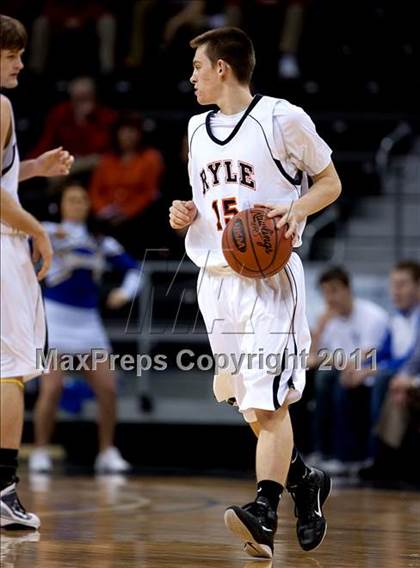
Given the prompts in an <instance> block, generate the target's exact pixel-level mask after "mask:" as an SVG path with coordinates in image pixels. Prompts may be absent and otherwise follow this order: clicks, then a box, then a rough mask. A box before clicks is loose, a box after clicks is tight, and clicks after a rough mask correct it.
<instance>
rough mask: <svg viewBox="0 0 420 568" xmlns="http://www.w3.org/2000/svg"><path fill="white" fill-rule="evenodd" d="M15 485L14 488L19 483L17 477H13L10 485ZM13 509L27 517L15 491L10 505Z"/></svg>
mask: <svg viewBox="0 0 420 568" xmlns="http://www.w3.org/2000/svg"><path fill="white" fill-rule="evenodd" d="M13 483H14V484H15V486H16V485H17V484H18V483H19V477H17V475H15V477H14V478H13V481H12V484H13ZM12 507H13V509H17V510H18V511H19V512H20V513H22V514H23V515H27V512H26V509H25V507H24V506H23V505H22V503H21V502H20V500H19V497H18V494H17V492H16V489H15V491H14V493H13V504H12Z"/></svg>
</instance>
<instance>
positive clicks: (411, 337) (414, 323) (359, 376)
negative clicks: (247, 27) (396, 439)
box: [346, 261, 420, 457]
mask: <svg viewBox="0 0 420 568" xmlns="http://www.w3.org/2000/svg"><path fill="white" fill-rule="evenodd" d="M390 290H391V297H392V301H393V304H394V306H395V313H394V314H393V315H392V317H391V319H390V321H389V324H388V326H387V330H386V335H385V338H384V340H383V342H382V344H381V346H380V347H379V349H378V351H377V354H376V365H377V369H376V370H375V371H374V372H372V371H371V370H370V369H362V370H352V371H351V372H349V373H348V375H347V377H346V385H347V386H348V387H350V388H351V387H357V386H358V385H360V384H362V383H363V382H364V381H365V380H366V377H368V376H372V375H375V378H374V381H373V384H372V398H371V424H372V427H374V426H375V425H376V423H377V421H378V418H379V415H380V412H381V408H382V404H383V402H384V400H385V397H386V394H387V391H388V386H389V382H390V380H391V378H392V377H393V376H395V375H396V374H397V373H398V372H400V371H401V369H402V368H403V367H404V365H405V364H406V363H407V361H408V359H409V358H410V357H411V355H412V353H413V351H414V347H415V343H416V336H417V330H418V327H419V325H420V305H419V299H420V265H419V264H418V263H417V262H414V261H404V262H400V263H399V264H397V265H396V266H395V267H394V269H393V270H392V272H391V275H390ZM375 451H376V450H375V442H374V440H372V448H371V453H372V457H373V456H374V454H375Z"/></svg>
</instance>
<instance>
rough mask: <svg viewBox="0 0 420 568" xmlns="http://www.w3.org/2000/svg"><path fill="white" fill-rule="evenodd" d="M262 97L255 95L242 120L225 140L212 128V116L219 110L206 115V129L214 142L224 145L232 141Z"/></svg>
mask: <svg viewBox="0 0 420 568" xmlns="http://www.w3.org/2000/svg"><path fill="white" fill-rule="evenodd" d="M261 99H262V95H255V96H254V98H253V99H252V101H251V102H250V103H249V106H248V108H247V109H246V111H245V112H244V115H243V117H242V118H241V120H240V121H239V122H238V124H237V125H236V126H235V128H234V129H233V130H232V132H231V133H230V134H229V136H228V137H227V138H226V139H225V140H219V139H218V138H216V136H215V135H214V134H213V132H212V131H211V128H210V120H211V117H212V116H213V115H214V114H216V112H218V111H217V110H212V111H210V112H209V113H208V115H207V116H206V130H207V134H208V135H209V136H210V138H211V139H212V140H213V142H215V143H216V144H219V146H224V145H225V144H227V143H228V142H230V141H231V140H232V138H233V137H234V136H235V135H236V134H237V133H238V130H239V129H240V127H241V126H242V124H243V123H244V120H245V119H246V117H247V116H248V115H249V113H250V112H251V110H252V109H253V108H254V107H255V105H256V104H257V103H258V102H259V101H260V100H261Z"/></svg>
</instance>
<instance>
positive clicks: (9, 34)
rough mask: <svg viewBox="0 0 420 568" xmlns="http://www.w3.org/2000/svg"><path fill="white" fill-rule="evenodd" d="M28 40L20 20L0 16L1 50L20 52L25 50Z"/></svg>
mask: <svg viewBox="0 0 420 568" xmlns="http://www.w3.org/2000/svg"><path fill="white" fill-rule="evenodd" d="M27 40H28V36H27V34H26V30H25V28H24V26H23V24H21V23H20V22H19V20H15V19H14V18H10V16H5V15H4V14H0V50H1V49H8V50H10V51H20V50H21V49H25V47H26V42H27Z"/></svg>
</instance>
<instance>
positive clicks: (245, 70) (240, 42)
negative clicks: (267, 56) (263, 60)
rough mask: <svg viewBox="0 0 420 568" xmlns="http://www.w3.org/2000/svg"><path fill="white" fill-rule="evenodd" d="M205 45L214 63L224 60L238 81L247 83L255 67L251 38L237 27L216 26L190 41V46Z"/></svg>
mask: <svg viewBox="0 0 420 568" xmlns="http://www.w3.org/2000/svg"><path fill="white" fill-rule="evenodd" d="M202 45H205V46H206V54H207V57H208V58H209V59H210V61H211V63H212V65H214V64H215V63H216V62H217V60H218V59H223V61H226V63H228V64H229V65H230V66H231V67H232V71H233V72H234V74H235V76H236V78H237V79H238V81H239V82H240V83H245V84H249V83H250V82H251V77H252V73H253V71H254V67H255V51H254V46H253V45H252V41H251V39H250V38H249V37H248V36H247V34H246V33H245V32H244V31H242V30H240V29H239V28H231V27H225V28H217V29H215V30H210V31H208V32H204V33H203V34H201V35H199V36H197V37H195V38H194V39H192V40H191V41H190V47H192V48H193V49H197V47H200V46H202Z"/></svg>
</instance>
